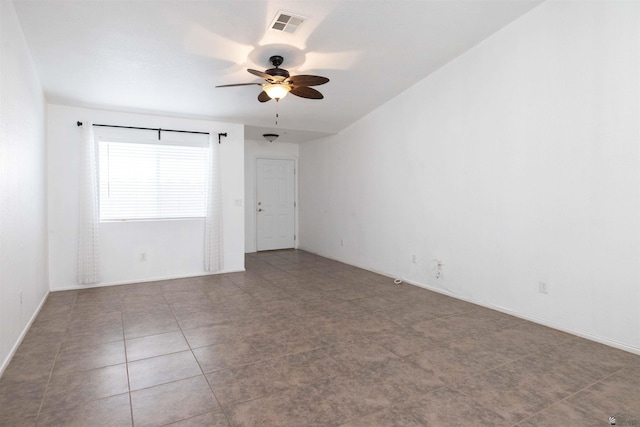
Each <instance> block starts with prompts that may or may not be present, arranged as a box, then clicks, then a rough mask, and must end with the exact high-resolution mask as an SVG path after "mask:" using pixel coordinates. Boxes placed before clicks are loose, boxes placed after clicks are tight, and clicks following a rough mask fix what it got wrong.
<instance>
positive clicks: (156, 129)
mask: <svg viewBox="0 0 640 427" xmlns="http://www.w3.org/2000/svg"><path fill="white" fill-rule="evenodd" d="M76 124H77V125H78V126H82V122H76ZM93 126H100V127H103V128H120V129H140V130H155V131H158V140H160V133H161V132H162V131H165V132H178V133H197V134H199V135H210V132H196V131H192V130H175V129H161V128H141V127H136V126H117V125H100V124H96V123H94V124H93ZM222 136H227V133H226V132H224V133H219V134H218V144H220V137H222Z"/></svg>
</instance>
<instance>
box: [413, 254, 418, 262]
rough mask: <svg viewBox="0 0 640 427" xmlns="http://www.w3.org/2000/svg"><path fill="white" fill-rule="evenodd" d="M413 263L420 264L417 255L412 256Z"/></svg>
mask: <svg viewBox="0 0 640 427" xmlns="http://www.w3.org/2000/svg"><path fill="white" fill-rule="evenodd" d="M411 262H412V263H414V264H415V263H417V262H418V257H417V256H416V255H411Z"/></svg>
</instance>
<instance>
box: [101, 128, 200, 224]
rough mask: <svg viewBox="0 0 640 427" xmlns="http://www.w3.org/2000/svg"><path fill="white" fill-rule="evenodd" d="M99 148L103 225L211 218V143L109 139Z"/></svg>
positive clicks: (103, 140) (102, 141)
mask: <svg viewBox="0 0 640 427" xmlns="http://www.w3.org/2000/svg"><path fill="white" fill-rule="evenodd" d="M205 139H206V138H205ZM207 142H208V141H207ZM98 145H99V162H98V165H99V177H100V220H101V221H118V220H145V219H177V218H200V217H205V216H206V194H207V177H208V176H209V169H208V161H207V159H208V154H209V153H208V151H209V146H208V143H207V144H206V145H203V143H202V142H195V143H194V142H187V141H179V142H174V141H121V140H120V141H118V140H111V139H109V138H106V139H100V140H99V143H98Z"/></svg>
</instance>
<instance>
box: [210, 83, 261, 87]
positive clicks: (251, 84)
mask: <svg viewBox="0 0 640 427" xmlns="http://www.w3.org/2000/svg"><path fill="white" fill-rule="evenodd" d="M253 85H258V86H262V83H235V84H232V85H219V86H216V87H233V86H253Z"/></svg>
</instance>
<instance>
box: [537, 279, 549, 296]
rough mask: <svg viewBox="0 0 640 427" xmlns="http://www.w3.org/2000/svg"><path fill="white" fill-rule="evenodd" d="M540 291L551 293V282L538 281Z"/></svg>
mask: <svg viewBox="0 0 640 427" xmlns="http://www.w3.org/2000/svg"><path fill="white" fill-rule="evenodd" d="M538 292H540V293H541V294H548V293H549V284H548V283H547V282H542V281H541V282H538Z"/></svg>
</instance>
